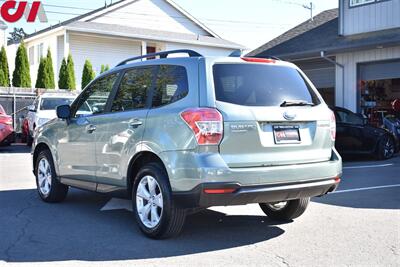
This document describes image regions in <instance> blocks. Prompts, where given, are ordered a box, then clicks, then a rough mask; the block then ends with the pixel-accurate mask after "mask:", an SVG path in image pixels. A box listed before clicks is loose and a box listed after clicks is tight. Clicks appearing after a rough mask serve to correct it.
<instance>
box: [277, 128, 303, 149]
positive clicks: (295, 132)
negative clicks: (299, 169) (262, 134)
mask: <svg viewBox="0 0 400 267" xmlns="http://www.w3.org/2000/svg"><path fill="white" fill-rule="evenodd" d="M272 128H273V132H274V140H275V144H298V143H300V142H301V139H300V126H298V125H274V126H273V127H272Z"/></svg>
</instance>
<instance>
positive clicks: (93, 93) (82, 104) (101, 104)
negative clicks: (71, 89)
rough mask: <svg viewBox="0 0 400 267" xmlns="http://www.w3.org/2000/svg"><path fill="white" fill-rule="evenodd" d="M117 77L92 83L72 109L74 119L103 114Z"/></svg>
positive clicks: (108, 77)
mask: <svg viewBox="0 0 400 267" xmlns="http://www.w3.org/2000/svg"><path fill="white" fill-rule="evenodd" d="M117 77H118V74H116V73H114V74H111V75H109V76H106V77H104V78H101V79H99V80H97V81H95V82H93V83H92V84H91V85H90V86H89V87H88V88H87V89H85V90H84V91H83V92H82V94H81V95H80V96H79V98H78V101H77V102H75V103H74V106H73V107H72V110H73V114H74V113H75V114H76V115H75V117H77V116H88V115H94V114H101V113H104V112H105V109H106V105H107V100H108V98H109V96H110V93H111V91H112V89H113V86H114V83H115V81H116V80H117Z"/></svg>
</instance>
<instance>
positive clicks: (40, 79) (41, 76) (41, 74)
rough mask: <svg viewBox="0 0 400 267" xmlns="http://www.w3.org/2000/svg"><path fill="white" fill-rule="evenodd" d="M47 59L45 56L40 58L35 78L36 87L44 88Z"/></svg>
mask: <svg viewBox="0 0 400 267" xmlns="http://www.w3.org/2000/svg"><path fill="white" fill-rule="evenodd" d="M46 61H47V60H46V59H45V58H43V57H42V58H41V59H40V64H39V70H38V74H37V78H36V85H35V87H36V88H40V89H43V88H46V73H45V68H46V64H47V62H46Z"/></svg>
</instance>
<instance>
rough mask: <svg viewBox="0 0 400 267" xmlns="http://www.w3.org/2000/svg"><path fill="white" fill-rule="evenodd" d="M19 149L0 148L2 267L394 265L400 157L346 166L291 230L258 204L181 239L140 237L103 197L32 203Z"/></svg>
mask: <svg viewBox="0 0 400 267" xmlns="http://www.w3.org/2000/svg"><path fill="white" fill-rule="evenodd" d="M34 188H35V182H34V176H33V174H32V172H31V162H30V154H29V150H28V149H27V148H26V147H24V146H12V147H10V148H0V265H8V264H10V265H14V264H20V263H29V265H30V266H36V265H46V266H58V265H59V266H65V265H78V264H79V265H88V266H92V265H96V266H132V265H134V264H135V265H138V266H143V265H146V266H148V265H150V266H170V265H180V266H187V265H192V266H204V265H213V266H222V265H230V266H236V265H248V266H400V156H397V157H395V158H393V159H391V160H388V161H383V162H374V161H371V160H362V161H351V162H347V163H345V168H344V176H343V179H342V183H341V185H340V187H339V189H338V191H337V192H336V193H334V194H331V195H329V196H326V197H323V198H315V199H313V201H312V202H311V204H310V206H309V208H308V210H307V212H306V213H305V214H304V215H303V216H302V217H300V218H299V219H297V220H295V221H294V222H292V223H288V224H276V223H274V222H273V221H270V220H269V219H268V218H267V217H265V216H263V213H262V212H261V210H260V209H259V207H258V206H257V205H247V206H238V207H218V208H212V209H208V210H205V211H203V212H201V213H199V214H195V215H192V216H189V217H188V219H187V222H186V226H185V228H184V231H183V233H182V235H181V236H180V237H178V238H176V239H171V240H163V241H154V240H150V239H147V238H145V237H144V236H143V235H142V234H141V233H140V232H139V230H138V228H137V227H136V225H135V221H134V218H133V215H131V213H130V212H129V211H128V210H127V209H129V203H128V202H127V201H124V200H119V199H111V197H110V196H106V195H100V194H95V193H91V192H86V191H80V190H71V191H70V193H69V195H68V197H67V199H66V201H65V202H63V203H61V204H46V203H43V202H42V201H40V200H39V197H38V195H37V193H36V191H35V189H34Z"/></svg>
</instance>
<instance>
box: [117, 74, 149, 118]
mask: <svg viewBox="0 0 400 267" xmlns="http://www.w3.org/2000/svg"><path fill="white" fill-rule="evenodd" d="M153 70H154V68H153V67H146V68H137V69H131V70H128V71H127V72H126V73H125V74H124V77H123V78H122V81H121V85H120V87H119V90H118V94H117V97H116V98H115V99H114V102H113V104H112V108H111V110H112V111H113V112H119V111H128V110H135V109H142V108H145V107H146V101H147V94H148V91H149V89H150V87H151V85H152V82H153Z"/></svg>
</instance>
